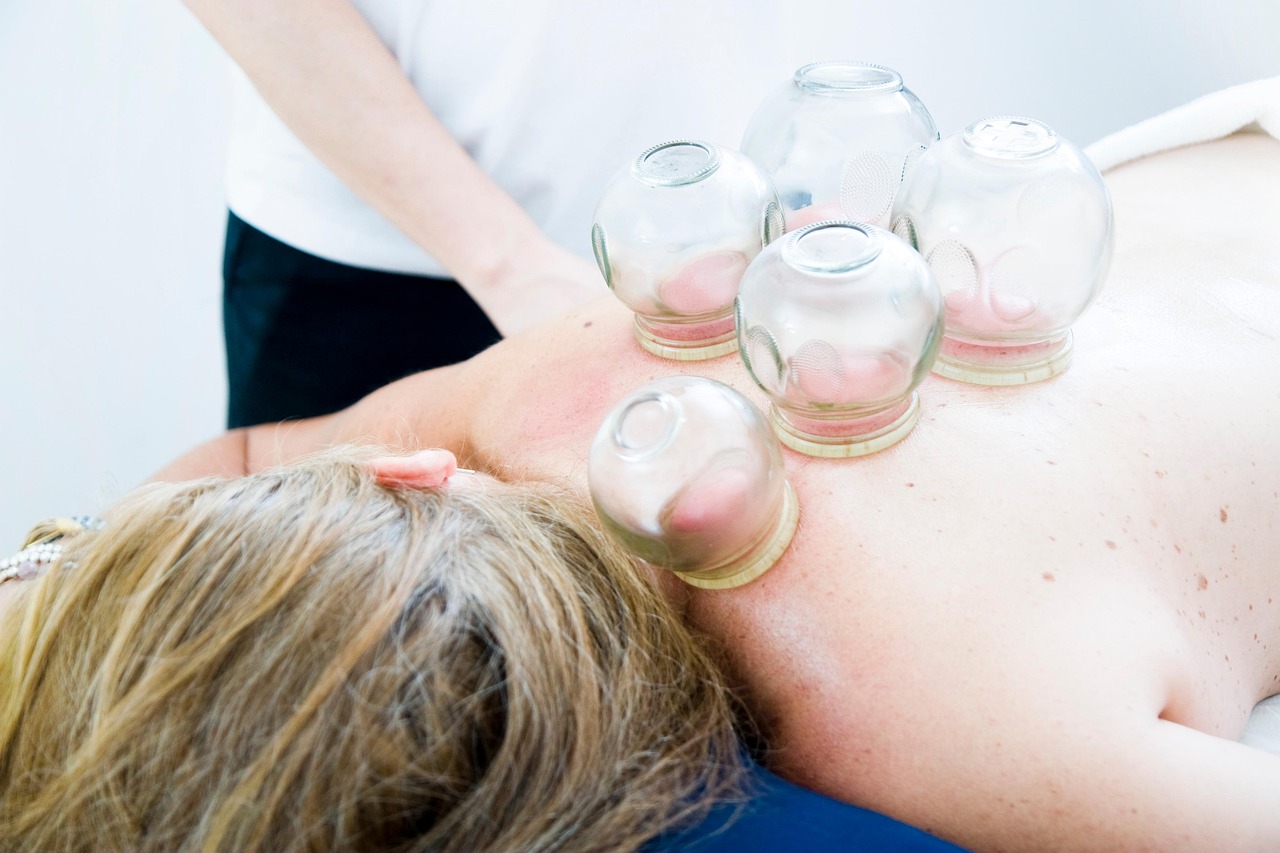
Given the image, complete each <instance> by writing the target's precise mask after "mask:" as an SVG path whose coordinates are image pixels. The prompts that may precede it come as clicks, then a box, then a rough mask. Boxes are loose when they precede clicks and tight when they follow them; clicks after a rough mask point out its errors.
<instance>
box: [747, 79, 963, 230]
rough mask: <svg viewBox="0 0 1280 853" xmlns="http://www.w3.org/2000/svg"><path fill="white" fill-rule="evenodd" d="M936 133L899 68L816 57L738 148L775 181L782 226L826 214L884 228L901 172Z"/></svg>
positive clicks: (758, 115)
mask: <svg viewBox="0 0 1280 853" xmlns="http://www.w3.org/2000/svg"><path fill="white" fill-rule="evenodd" d="M937 138H938V131H937V128H935V126H934V123H933V118H932V117H931V116H930V115H929V111H928V110H926V109H925V107H924V104H922V103H921V102H920V99H919V98H917V97H916V96H915V95H914V94H912V93H911V91H910V90H909V89H907V88H906V87H905V86H903V85H902V77H901V76H900V75H899V74H898V72H896V71H894V70H893V69H890V68H884V67H883V66H880V65H869V64H866V63H861V62H847V61H838V62H815V63H812V64H810V65H806V66H804V67H803V68H801V69H799V70H798V71H796V73H795V75H794V77H793V79H791V80H789V81H788V82H787V83H785V84H783V85H782V86H781V87H779V88H778V89H777V90H775V91H774V92H773V93H772V94H771V95H770V96H769V97H768V98H766V99H765V101H764V102H763V103H762V104H761V105H760V107H759V108H758V109H757V110H756V112H755V115H753V116H752V118H751V121H750V123H749V124H748V125H747V130H746V133H745V134H744V135H743V138H742V152H743V153H744V154H746V155H747V156H748V157H750V158H751V159H752V160H754V161H755V162H756V163H758V164H759V165H760V168H762V169H764V171H765V172H766V173H767V174H768V175H769V177H770V178H772V179H773V183H774V186H775V187H776V188H777V191H778V197H779V198H780V199H781V201H782V208H783V214H784V216H785V219H786V225H787V230H789V231H790V230H794V229H796V228H799V227H801V226H803V225H807V224H810V223H813V222H817V221H820V220H824V219H852V220H856V221H858V222H866V223H869V224H871V225H877V226H880V227H885V228H887V227H888V225H889V212H890V208H891V206H892V204H893V199H894V195H895V194H896V193H897V191H898V187H899V186H900V185H901V184H902V179H903V175H904V174H905V173H906V172H908V171H909V170H910V168H911V165H912V163H913V162H914V160H915V158H916V157H918V156H919V155H920V153H921V152H922V151H924V150H925V148H927V147H928V146H929V145H931V144H933V142H934V141H935V140H936V139H937Z"/></svg>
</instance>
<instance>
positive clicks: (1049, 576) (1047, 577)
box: [1040, 572, 1057, 583]
mask: <svg viewBox="0 0 1280 853" xmlns="http://www.w3.org/2000/svg"><path fill="white" fill-rule="evenodd" d="M1040 577H1042V578H1044V579H1045V580H1046V581H1048V582H1049V583H1053V582H1054V581H1055V580H1057V578H1055V577H1054V576H1053V572H1045V573H1044V574H1042V575H1041V576H1040Z"/></svg>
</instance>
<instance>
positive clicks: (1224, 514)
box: [1218, 506, 1227, 524]
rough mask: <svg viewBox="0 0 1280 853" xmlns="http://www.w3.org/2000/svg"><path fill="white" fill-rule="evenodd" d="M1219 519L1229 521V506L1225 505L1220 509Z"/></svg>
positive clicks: (1223, 521) (1224, 521)
mask: <svg viewBox="0 0 1280 853" xmlns="http://www.w3.org/2000/svg"><path fill="white" fill-rule="evenodd" d="M1218 521H1221V522H1222V523H1223V524H1226V523H1227V508H1226V507H1225V506H1224V507H1223V508H1222V509H1220V510H1218Z"/></svg>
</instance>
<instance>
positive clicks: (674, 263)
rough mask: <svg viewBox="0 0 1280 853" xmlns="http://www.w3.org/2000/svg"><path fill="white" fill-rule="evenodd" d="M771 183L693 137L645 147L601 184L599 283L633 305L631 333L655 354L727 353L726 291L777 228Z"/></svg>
mask: <svg viewBox="0 0 1280 853" xmlns="http://www.w3.org/2000/svg"><path fill="white" fill-rule="evenodd" d="M782 228H783V225H782V215H781V212H780V210H779V206H778V198H777V195H776V194H775V193H774V191H773V184H772V183H770V181H769V179H768V177H767V176H765V174H764V173H763V172H761V171H760V169H759V168H757V167H756V165H755V164H754V163H752V162H751V161H750V160H748V159H747V158H746V157H744V156H743V155H741V154H739V153H737V152H736V151H731V150H729V149H726V148H722V147H720V146H717V145H714V144H712V143H710V142H704V141H700V140H692V139H689V140H676V141H673V142H665V143H663V144H661V145H655V146H653V147H652V148H650V149H648V150H646V151H644V152H643V153H641V154H640V156H638V157H637V158H636V159H635V160H634V161H633V162H632V163H631V164H630V165H628V166H627V167H625V168H624V169H622V170H621V171H620V172H618V174H617V175H615V176H614V177H613V179H612V180H611V181H610V182H609V184H608V186H606V188H605V191H604V193H603V195H602V196H601V198H600V201H599V203H598V204H597V205H596V209H595V216H594V220H593V224H592V226H591V245H592V248H593V249H594V251H595V256H596V262H597V263H598V264H599V265H600V272H601V273H602V274H603V275H604V278H605V282H606V283H607V284H608V285H609V287H610V288H611V289H612V290H613V292H614V294H615V295H616V296H617V297H618V299H620V300H621V301H622V302H623V303H624V304H625V305H626V306H627V307H628V308H630V309H631V310H632V311H634V312H635V333H636V338H637V340H638V341H639V342H640V344H641V346H643V347H644V348H645V349H646V350H648V351H649V352H652V353H654V354H655V355H659V356H662V357H663V358H670V359H675V360H680V361H694V360H700V359H706V358H715V357H717V356H721V355H725V354H727V353H731V352H733V350H734V348H735V347H736V346H737V341H736V340H735V339H734V334H733V298H734V296H736V295H737V293H738V282H739V280H740V279H741V278H742V273H743V272H744V271H745V270H746V268H747V264H748V263H750V262H751V259H752V258H754V257H755V256H756V255H757V254H758V253H759V252H760V249H761V248H762V247H764V246H766V245H768V244H769V243H770V242H771V241H772V240H773V239H774V238H776V237H778V236H780V235H781V234H782Z"/></svg>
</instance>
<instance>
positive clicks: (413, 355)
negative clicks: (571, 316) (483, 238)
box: [222, 214, 501, 428]
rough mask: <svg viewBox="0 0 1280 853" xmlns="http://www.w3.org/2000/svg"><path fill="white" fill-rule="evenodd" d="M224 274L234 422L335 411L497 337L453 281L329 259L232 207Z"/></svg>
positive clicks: (231, 423)
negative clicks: (292, 243)
mask: <svg viewBox="0 0 1280 853" xmlns="http://www.w3.org/2000/svg"><path fill="white" fill-rule="evenodd" d="M222 274H223V282H224V285H225V286H224V289H223V297H222V322H223V333H224V336H225V339H226V348H227V379H228V385H229V387H230V397H229V400H228V405H227V425H228V426H229V427H233V428H234V427H240V426H249V425H251V424H258V423H265V422H267V421H279V420H285V419H287V418H307V417H312V416H314V415H323V414H328V413H329V412H336V411H338V410H339V409H343V408H346V407H347V406H349V405H351V404H352V403H354V402H355V401H356V400H359V399H360V398H361V397H363V396H365V395H366V394H368V393H369V392H370V391H373V390H375V389H377V388H380V387H382V386H383V385H386V384H387V383H388V382H393V381H395V380H396V379H400V378H401V377H404V376H408V375H409V374H411V373H416V372H417V371H419V370H426V369H428V368H431V367H439V366H442V365H446V364H453V363H455V362H459V361H463V360H465V359H467V358H470V357H471V356H473V355H475V354H476V353H478V352H480V351H481V350H483V349H484V348H486V347H488V346H489V345H490V344H493V343H495V342H496V341H498V340H499V339H500V338H501V335H499V333H498V330H497V329H496V328H495V327H494V325H493V323H492V322H490V320H489V318H488V316H486V315H485V313H484V312H483V311H482V310H481V309H480V306H479V305H477V304H476V303H475V301H474V300H473V299H472V298H471V297H470V296H468V295H467V292H466V291H465V290H463V289H462V287H461V286H460V285H459V284H458V283H457V282H455V281H452V280H449V279H438V278H428V277H425V276H414V275H400V274H397V273H386V272H377V271H375V270H365V269H359V268H356V267H349V266H345V265H343V264H337V263H334V262H332V261H326V260H324V259H322V258H317V257H315V256H314V255H309V254H307V253H306V252H302V251H299V250H298V249H295V248H293V247H292V246H289V245H287V244H285V243H282V242H280V241H279V240H276V239H275V238H273V237H269V236H267V235H266V234H264V233H262V232H261V231H259V230H257V229H256V228H254V227H253V226H252V225H249V224H248V223H246V222H244V221H243V220H241V219H240V218H239V217H237V216H236V215H235V214H231V215H230V217H229V218H228V221H227V242H226V249H225V254H224V255H223V267H222Z"/></svg>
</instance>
